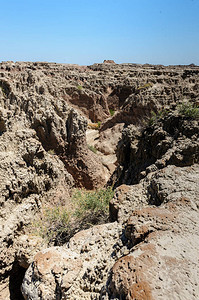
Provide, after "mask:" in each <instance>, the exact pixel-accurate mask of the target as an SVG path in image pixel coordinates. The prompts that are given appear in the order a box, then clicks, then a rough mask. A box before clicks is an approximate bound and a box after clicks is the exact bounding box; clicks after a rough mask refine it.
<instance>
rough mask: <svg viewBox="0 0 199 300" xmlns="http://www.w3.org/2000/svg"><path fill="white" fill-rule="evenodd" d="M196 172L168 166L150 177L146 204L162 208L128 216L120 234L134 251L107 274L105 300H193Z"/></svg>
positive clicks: (195, 285)
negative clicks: (122, 232)
mask: <svg viewBox="0 0 199 300" xmlns="http://www.w3.org/2000/svg"><path fill="white" fill-rule="evenodd" d="M198 171H199V168H198V165H195V166H194V167H184V168H176V167H173V166H169V167H167V168H165V169H163V170H161V171H158V172H156V173H155V174H154V175H152V178H151V180H150V185H149V190H150V187H151V185H155V186H156V192H154V193H153V194H151V197H152V199H153V201H152V202H155V203H159V199H162V201H161V202H164V203H165V204H163V205H161V206H159V207H157V208H154V207H148V208H144V209H141V210H134V212H133V214H132V215H131V216H130V218H129V220H128V222H127V227H126V231H125V235H126V237H127V238H128V240H129V243H130V244H131V246H134V245H135V246H134V247H133V248H132V250H133V251H132V252H131V253H130V254H129V255H127V256H124V257H122V258H121V259H119V260H118V261H117V262H116V264H115V265H114V267H113V269H112V275H111V280H110V283H109V286H108V289H109V294H110V295H111V297H112V298H111V299H118V298H120V297H122V298H124V299H166V298H168V299H169V298H172V299H175V298H176V299H197V298H198V295H199V291H198V283H197V275H196V274H197V272H198V271H199V269H198V260H197V258H196V257H197V249H198V246H199V244H198V238H197V237H198V233H199V226H198V224H197V218H198V196H197V194H198V175H199V173H198ZM163 195H164V197H162V196H163ZM150 199H151V198H149V202H150V201H151V200H150ZM155 199H158V200H155Z"/></svg>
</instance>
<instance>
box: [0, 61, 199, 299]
mask: <svg viewBox="0 0 199 300" xmlns="http://www.w3.org/2000/svg"><path fill="white" fill-rule="evenodd" d="M0 161H1V164H0V205H1V210H0V247H1V249H0V299H2V300H8V299H11V300H23V299H26V300H39V299H41V300H60V299H69V300H83V299H88V300H89V299H92V300H100V299H101V300H109V299H115V300H120V299H124V300H125V299H126V300H150V299H151V300H152V299H153V300H157V299H158V300H159V299H160V300H165V299H180V300H187V299H189V300H197V299H199V285H198V277H199V261H198V249H199V238H198V237H199V222H198V220H199V196H198V195H199V67H198V66H196V65H193V64H192V65H186V66H182V65H181V66H163V65H149V64H145V65H139V64H116V63H114V62H113V61H104V63H100V64H97V63H96V64H93V65H91V66H79V65H69V64H57V63H47V62H15V63H14V62H11V61H9V62H2V63H0ZM85 195H89V200H85V198H84V197H87V196H85ZM78 197H82V198H81V202H78V201H80V200H77V199H79V198H78ZM104 199H105V200H104ZM75 201H76V202H75ZM85 201H90V202H85ZM94 201H95V203H94ZM100 201H105V202H100ZM85 203H86V205H87V206H85ZM83 205H84V206H83ZM60 220H61V221H62V222H65V223H64V224H65V226H63V223H62V224H61V225H60V223H59V222H60ZM45 222H46V223H45ZM50 222H51V223H50ZM52 224H53V226H55V225H56V226H57V227H56V226H55V227H54V228H52ZM54 224H55V225H54ZM43 226H46V227H45V228H44V227H43ZM52 233H53V234H54V235H52Z"/></svg>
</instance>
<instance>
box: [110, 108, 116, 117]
mask: <svg viewBox="0 0 199 300" xmlns="http://www.w3.org/2000/svg"><path fill="white" fill-rule="evenodd" d="M109 113H110V115H111V117H112V116H113V115H114V114H115V111H114V110H113V109H112V108H110V109H109Z"/></svg>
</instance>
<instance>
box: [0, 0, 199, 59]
mask: <svg viewBox="0 0 199 300" xmlns="http://www.w3.org/2000/svg"><path fill="white" fill-rule="evenodd" d="M0 31H1V37H0V61H3V60H13V61H52V62H60V63H77V64H80V65H89V64H93V63H95V62H103V60H104V59H114V60H115V62H117V63H122V62H125V63H127V62H130V63H152V64H165V65H168V64H190V63H195V64H198V65H199V0H164V1H163V0H6V1H5V0H3V1H2V0H0Z"/></svg>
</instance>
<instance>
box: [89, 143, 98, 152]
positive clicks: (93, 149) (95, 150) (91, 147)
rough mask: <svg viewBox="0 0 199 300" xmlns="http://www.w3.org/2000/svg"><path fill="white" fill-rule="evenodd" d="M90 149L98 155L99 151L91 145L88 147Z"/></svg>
mask: <svg viewBox="0 0 199 300" xmlns="http://www.w3.org/2000/svg"><path fill="white" fill-rule="evenodd" d="M88 149H89V150H91V151H92V152H94V153H97V149H96V148H95V147H93V146H91V145H88Z"/></svg>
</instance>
